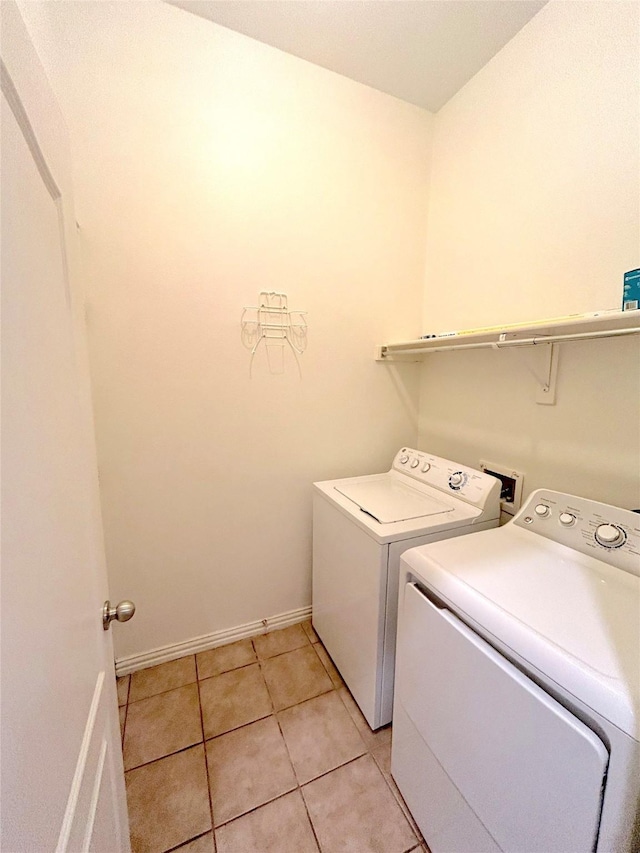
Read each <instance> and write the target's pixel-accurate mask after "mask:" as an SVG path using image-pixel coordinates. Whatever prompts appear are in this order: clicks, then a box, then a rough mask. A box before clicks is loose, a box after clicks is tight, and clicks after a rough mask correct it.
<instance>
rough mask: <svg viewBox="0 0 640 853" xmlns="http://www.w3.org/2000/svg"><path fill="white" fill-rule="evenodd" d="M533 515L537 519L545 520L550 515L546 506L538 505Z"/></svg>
mask: <svg viewBox="0 0 640 853" xmlns="http://www.w3.org/2000/svg"><path fill="white" fill-rule="evenodd" d="M535 514H536V515H537V516H538V518H547V517H548V516H550V515H551V510H550V509H549V507H548V506H547V505H546V504H538V505H537V506H536V508H535Z"/></svg>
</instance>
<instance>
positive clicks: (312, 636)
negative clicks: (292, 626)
mask: <svg viewBox="0 0 640 853" xmlns="http://www.w3.org/2000/svg"><path fill="white" fill-rule="evenodd" d="M302 628H303V630H304V632H305V634H306V635H307V637H308V638H309V640H310V642H312V643H319V642H320V637H319V636H318V635H317V634H316V632H315V631H314V630H313V625H312V624H311V619H307V621H306V622H303V623H302Z"/></svg>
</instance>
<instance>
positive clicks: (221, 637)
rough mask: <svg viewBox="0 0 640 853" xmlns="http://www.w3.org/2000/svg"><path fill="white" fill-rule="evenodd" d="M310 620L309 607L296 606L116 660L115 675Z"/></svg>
mask: <svg viewBox="0 0 640 853" xmlns="http://www.w3.org/2000/svg"><path fill="white" fill-rule="evenodd" d="M310 617H311V605H309V606H308V607H299V608H298V609H297V610H290V611H289V612H288V613H280V614H279V615H278V616H270V617H269V618H268V619H262V620H260V621H258V622H247V624H246V625H238V626H237V627H236V628H227V629H226V630H224V631H214V632H213V633H212V634H205V635H204V636H203V637H194V638H193V639H191V640H184V641H183V642H182V643H174V644H173V645H171V646H162V647H161V648H159V649H152V650H151V651H150V652H142V654H137V655H129V657H125V658H119V659H117V660H116V675H118V676H120V675H128V674H129V673H130V672H136V670H138V669H146V668H147V667H148V666H156V664H159V663H166V662H167V661H170V660H176V659H177V658H181V657H184V656H185V655H193V654H196V652H206V651H207V649H215V648H216V646H224V645H226V644H227V643H233V642H235V640H243V639H244V638H245V637H257V636H258V634H266V633H267V631H274V630H276V629H277V628H287V627H289V625H295V624H297V623H298V622H304V620H305V619H309V618H310Z"/></svg>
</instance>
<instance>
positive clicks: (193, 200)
mask: <svg viewBox="0 0 640 853" xmlns="http://www.w3.org/2000/svg"><path fill="white" fill-rule="evenodd" d="M22 6H23V7H24V8H25V15H26V17H27V21H28V23H29V25H30V28H31V30H32V32H33V34H34V37H35V38H36V43H37V45H38V47H39V50H40V52H41V54H42V56H43V59H44V61H45V65H46V66H47V68H48V69H49V73H50V75H51V79H52V82H53V84H54V88H55V89H56V90H57V93H58V95H59V98H60V100H61V103H62V106H63V109H64V111H65V113H66V115H67V117H68V120H69V124H70V129H71V134H72V139H73V140H74V143H75V158H76V164H77V170H76V182H77V196H78V209H79V221H80V223H81V228H82V240H83V243H84V247H85V265H86V273H87V280H88V284H89V288H88V294H87V302H88V322H89V329H90V339H91V344H92V362H93V382H94V402H95V409H96V420H97V430H98V447H99V455H100V467H101V472H100V473H101V488H102V500H103V510H104V517H105V528H106V540H107V553H108V560H109V568H110V577H111V587H112V588H111V595H112V597H113V598H116V599H117V598H120V597H125V596H126V597H132V598H134V599H137V601H138V605H139V613H138V615H137V616H136V618H135V620H133V622H131V623H130V625H129V626H127V628H126V630H122V631H120V632H118V633H117V641H118V643H119V654H120V656H123V655H129V654H135V653H138V652H145V651H148V650H150V649H152V648H154V647H158V646H162V645H164V644H168V643H173V642H179V641H183V640H188V639H189V638H191V637H194V636H197V635H201V634H205V633H208V632H212V631H216V630H222V629H226V628H232V627H235V626H237V625H240V624H242V623H245V622H249V621H252V620H255V619H260V618H263V617H267V616H271V615H274V614H278V613H281V612H285V611H288V610H290V609H294V608H297V607H302V606H304V605H306V604H308V603H309V600H310V589H309V585H310V536H311V524H310V483H311V482H312V481H313V480H315V479H320V478H328V477H333V476H339V475H342V474H344V475H349V474H357V473H364V472H370V471H374V470H383V469H385V468H386V467H387V466H388V464H389V460H390V457H391V455H392V454H393V452H394V451H395V450H396V449H397V447H398V446H400V445H401V444H403V443H412V442H414V441H416V440H418V439H417V434H418V411H417V400H418V393H419V394H420V418H419V435H420V438H419V442H420V446H421V447H423V448H425V449H429V450H432V451H433V452H436V453H439V454H441V455H443V456H449V457H451V458H454V459H459V460H460V461H461V462H465V463H468V464H471V465H477V464H478V461H479V459H480V458H489V459H491V460H492V461H494V462H503V463H505V464H508V465H510V466H512V467H514V468H518V469H520V470H522V471H524V473H525V475H526V477H525V491H527V492H528V491H530V490H531V489H532V488H535V487H537V486H542V485H544V486H550V487H556V488H559V489H563V490H566V491H573V492H575V493H578V494H583V495H587V496H591V497H594V498H598V499H601V500H605V501H611V502H613V503H620V504H621V505H627V506H630V505H633V506H638V505H640V496H638V493H637V483H638V461H639V458H640V454H639V448H638V439H639V436H638V423H639V421H640V411H639V408H640V404H639V397H640V393H639V388H640V378H639V376H638V365H639V363H640V359H639V358H638V355H639V353H638V343H637V341H635V340H630V339H626V340H619V341H601V342H594V343H580V344H571V345H565V346H563V347H562V349H561V354H560V373H559V379H558V397H557V404H556V405H555V406H552V407H546V406H538V405H536V404H535V402H534V395H535V380H534V379H533V377H532V375H531V373H530V368H531V367H534V368H535V365H534V364H532V363H531V358H533V357H535V356H532V355H531V353H530V352H527V351H524V352H523V351H517V352H515V351H503V352H499V353H495V352H483V353H471V354H465V353H453V354H451V355H437V356H432V357H430V358H428V359H426V360H425V362H424V365H423V366H422V367H420V368H418V367H414V366H408V367H390V366H388V365H380V364H376V363H375V362H374V361H373V357H372V356H373V347H374V345H375V344H378V343H382V342H384V341H389V340H401V339H403V338H410V337H414V336H416V335H418V334H421V333H424V332H427V331H438V330H443V329H447V328H461V327H468V326H475V325H478V324H494V323H500V322H511V321H521V320H527V319H533V318H540V317H541V316H553V315H558V314H564V313H566V312H569V311H588V310H596V309H600V308H608V307H615V306H616V305H618V304H619V300H620V295H621V280H622V272H623V271H624V270H625V269H630V268H632V267H634V266H638V265H639V263H638V235H639V224H638V145H637V140H638V126H639V125H638V88H637V87H638V80H637V73H636V70H635V67H636V66H635V64H634V57H635V53H634V50H635V45H636V43H637V42H636V40H637V26H638V25H637V6H635V5H633V4H625V3H580V2H576V3H561V2H552V3H550V4H548V5H547V6H546V7H545V8H544V9H543V10H542V11H541V12H540V13H539V14H538V15H537V16H536V17H535V18H534V19H533V20H532V21H531V22H530V24H529V25H527V27H525V28H524V30H523V31H522V32H521V33H520V34H519V35H518V36H516V38H514V39H513V40H512V41H511V42H510V43H509V44H508V45H507V46H506V47H505V48H504V50H503V51H501V53H500V54H499V55H498V56H497V57H496V58H495V59H494V60H493V61H492V62H490V63H489V64H488V65H487V66H486V67H485V68H484V69H483V70H482V71H481V72H480V73H479V74H478V75H477V76H476V77H475V78H474V79H473V80H472V81H470V83H469V84H468V85H467V86H466V87H465V88H464V89H463V90H462V91H461V92H460V93H459V94H458V95H457V96H456V97H455V98H454V99H453V100H452V101H451V102H450V103H449V104H448V105H447V106H446V107H445V108H444V109H443V110H442V111H441V112H440V113H439V114H438V116H437V118H436V121H435V141H434V162H433V169H432V188H431V189H430V188H429V176H430V153H429V149H430V138H431V134H432V130H433V127H434V125H433V117H432V116H430V115H429V114H428V113H425V112H423V111H421V110H419V109H417V108H415V107H411V106H409V105H407V104H404V103H402V102H399V101H397V100H394V99H393V98H390V97H388V96H385V95H382V94H380V93H378V92H375V91H373V90H371V89H367V88H366V87H363V86H360V85H358V84H355V83H352V82H351V81H349V80H346V79H344V78H341V77H339V76H337V75H333V74H331V73H330V72H327V71H324V70H322V69H319V68H316V67H314V66H312V65H309V64H306V63H304V62H302V61H300V60H297V59H294V58H293V57H290V56H287V55H285V54H282V53H279V52H278V51H275V50H273V49H271V48H268V47H265V46H261V45H259V44H258V43H256V42H252V41H251V40H249V39H246V38H244V37H242V36H239V35H236V34H234V33H233V32H230V31H227V30H224V29H222V28H219V27H216V26H215V25H213V24H209V23H207V22H204V21H201V20H199V19H197V18H195V17H191V16H189V15H187V14H185V13H183V12H181V11H179V10H177V9H174V8H171V7H168V6H166V5H164V4H158V3H154V2H150V3H142V4H138V3H126V4H123V3H116V4H109V3H100V4H71V3H59V4H43V5H41V4H31V3H29V4H22ZM427 202H429V208H430V209H429V220H428V237H426V236H425V228H426V219H427ZM425 247H426V250H427V251H426V276H425V274H424V261H425V258H424V252H425ZM423 276H424V278H423ZM423 285H424V292H423ZM261 288H267V289H281V290H285V291H286V292H288V294H289V297H290V300H291V305H292V307H298V308H300V309H303V310H307V311H308V312H309V315H308V319H309V348H308V350H307V352H306V353H305V354H304V356H303V357H302V369H303V378H302V381H300V380H299V379H298V378H297V375H296V372H295V369H294V365H293V363H292V362H289V364H288V366H287V372H286V373H285V375H283V376H269V375H268V374H267V373H266V372H265V370H264V365H260V364H258V366H257V370H256V372H255V375H254V379H253V380H249V378H248V353H247V351H246V350H244V349H243V348H242V346H241V345H240V341H239V317H240V311H241V308H242V307H243V306H244V305H251V304H254V303H255V300H256V298H257V294H258V291H259V290H260V289H261ZM423 302H424V314H423V315H422V309H423ZM421 315H422V324H421V322H420V319H421Z"/></svg>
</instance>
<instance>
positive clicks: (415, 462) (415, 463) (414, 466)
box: [411, 459, 420, 468]
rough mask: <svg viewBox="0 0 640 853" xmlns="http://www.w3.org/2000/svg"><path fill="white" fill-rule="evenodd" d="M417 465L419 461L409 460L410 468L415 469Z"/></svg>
mask: <svg viewBox="0 0 640 853" xmlns="http://www.w3.org/2000/svg"><path fill="white" fill-rule="evenodd" d="M419 464H420V460H419V459H412V460H411V467H412V468H417V467H418V465H419Z"/></svg>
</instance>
